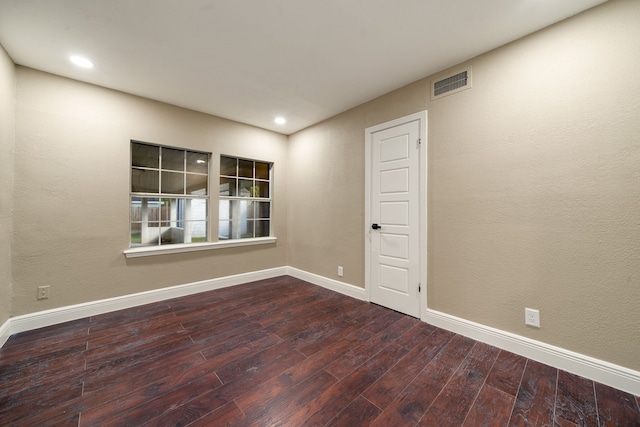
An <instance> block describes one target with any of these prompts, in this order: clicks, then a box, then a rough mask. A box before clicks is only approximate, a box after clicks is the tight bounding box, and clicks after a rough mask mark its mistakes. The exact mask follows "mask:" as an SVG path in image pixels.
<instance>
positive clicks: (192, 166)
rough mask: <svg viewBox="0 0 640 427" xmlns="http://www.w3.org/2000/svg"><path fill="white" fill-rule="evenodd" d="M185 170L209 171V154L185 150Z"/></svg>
mask: <svg viewBox="0 0 640 427" xmlns="http://www.w3.org/2000/svg"><path fill="white" fill-rule="evenodd" d="M187 172H198V173H209V155H208V154H205V153H194V152H193V151H187Z"/></svg>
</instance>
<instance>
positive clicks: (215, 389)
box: [0, 276, 640, 427]
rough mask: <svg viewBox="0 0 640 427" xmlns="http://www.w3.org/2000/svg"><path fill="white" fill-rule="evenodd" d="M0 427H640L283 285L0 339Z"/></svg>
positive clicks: (351, 305)
mask: <svg viewBox="0 0 640 427" xmlns="http://www.w3.org/2000/svg"><path fill="white" fill-rule="evenodd" d="M0 380H1V387H0V426H36V425H43V426H67V425H68V426H78V425H79V426H169V425H175V426H186V425H189V426H267V425H269V426H270V425H283V426H348V427H355V426H368V425H372V426H385V427H389V426H392V427H393V426H418V425H420V426H447V427H452V426H465V427H469V426H554V427H574V426H636V427H637V426H640V407H639V406H640V399H639V398H637V397H635V396H632V395H629V394H627V393H624V392H622V391H619V390H615V389H612V388H610V387H607V386H604V385H602V384H598V383H594V382H593V381H590V380H587V379H584V378H580V377H577V376H575V375H571V374H568V373H567V372H563V371H559V370H557V369H555V368H552V367H549V366H546V365H543V364H540V363H537V362H534V361H531V360H527V359H525V358H523V357H521V356H517V355H515V354H512V353H508V352H505V351H501V350H499V349H497V348H495V347H491V346H489V345H486V344H483V343H480V342H476V341H473V340H471V339H469V338H465V337H463V336H460V335H456V334H453V333H451V332H448V331H445V330H442V329H438V328H436V327H433V326H431V325H427V324H425V323H423V322H420V321H419V320H417V319H414V318H411V317H408V316H405V315H402V314H399V313H397V312H394V311H391V310H388V309H386V308H383V307H380V306H377V305H374V304H369V303H365V302H362V301H358V300H355V299H352V298H349V297H346V296H343V295H340V294H337V293H334V292H331V291H328V290H326V289H323V288H320V287H317V286H314V285H311V284H309V283H305V282H303V281H300V280H297V279H294V278H292V277H287V276H284V277H279V278H275V279H269V280H263V281H260V282H254V283H249V284H245V285H240V286H234V287H231V288H225V289H221V290H216V291H211V292H206V293H202V294H198V295H191V296H187V297H183V298H177V299H174V300H169V301H163V302H160V303H155V304H149V305H146V306H142V307H136V308H133V309H129V310H122V311H118V312H114V313H109V314H104V315H100V316H95V317H91V318H86V319H81V320H77V321H73V322H68V323H64V324H60V325H56V326H52V327H48V328H43V329H39V330H34V331H30V332H25V333H21V334H17V335H14V336H12V337H11V338H10V339H9V340H8V341H7V343H6V344H5V345H4V347H3V348H2V349H1V350H0Z"/></svg>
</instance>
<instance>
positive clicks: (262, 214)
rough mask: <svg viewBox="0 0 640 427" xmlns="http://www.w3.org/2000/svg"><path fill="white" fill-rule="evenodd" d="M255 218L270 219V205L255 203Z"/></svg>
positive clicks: (267, 203)
mask: <svg viewBox="0 0 640 427" xmlns="http://www.w3.org/2000/svg"><path fill="white" fill-rule="evenodd" d="M256 204H257V210H258V212H257V213H256V218H270V217H271V203H269V202H257V203H256Z"/></svg>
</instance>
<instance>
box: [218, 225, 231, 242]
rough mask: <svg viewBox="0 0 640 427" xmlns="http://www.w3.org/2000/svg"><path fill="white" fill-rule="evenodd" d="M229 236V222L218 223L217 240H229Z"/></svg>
mask: <svg viewBox="0 0 640 427" xmlns="http://www.w3.org/2000/svg"><path fill="white" fill-rule="evenodd" d="M232 238H233V237H232V235H231V221H220V222H219V224H218V239H220V240H229V239H232Z"/></svg>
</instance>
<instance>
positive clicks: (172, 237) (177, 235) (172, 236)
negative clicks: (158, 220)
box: [160, 227, 184, 245]
mask: <svg viewBox="0 0 640 427" xmlns="http://www.w3.org/2000/svg"><path fill="white" fill-rule="evenodd" d="M160 233H161V235H160V239H161V240H160V242H161V244H162V245H175V244H176V243H184V230H183V229H182V228H177V227H162V228H161V229H160Z"/></svg>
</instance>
